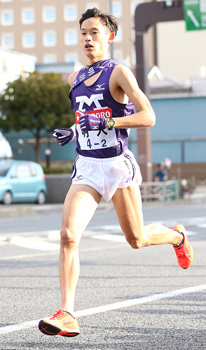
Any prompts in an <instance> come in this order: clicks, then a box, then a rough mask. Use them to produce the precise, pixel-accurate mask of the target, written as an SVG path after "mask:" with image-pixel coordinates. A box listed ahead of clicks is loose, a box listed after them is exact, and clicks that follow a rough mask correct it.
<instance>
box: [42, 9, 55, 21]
mask: <svg viewBox="0 0 206 350" xmlns="http://www.w3.org/2000/svg"><path fill="white" fill-rule="evenodd" d="M42 20H43V22H44V23H52V22H55V20H56V13H55V8H54V7H51V6H50V7H44V8H43V13H42Z"/></svg>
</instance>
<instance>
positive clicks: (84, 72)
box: [69, 60, 113, 98]
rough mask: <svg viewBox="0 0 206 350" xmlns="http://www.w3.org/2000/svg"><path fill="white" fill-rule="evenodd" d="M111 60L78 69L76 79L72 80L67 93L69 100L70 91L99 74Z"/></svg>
mask: <svg viewBox="0 0 206 350" xmlns="http://www.w3.org/2000/svg"><path fill="white" fill-rule="evenodd" d="M111 62H113V61H111V60H104V61H99V62H96V63H95V64H93V65H91V66H89V67H83V68H82V69H80V71H79V73H78V74H77V77H76V79H75V80H74V82H73V84H72V86H71V89H70V92H69V98H70V96H71V93H72V91H73V90H74V89H75V88H76V87H77V86H78V85H80V84H81V83H83V82H84V81H85V80H87V79H88V78H90V77H92V76H93V75H95V74H97V73H99V72H100V71H101V70H103V69H105V68H106V67H108V66H110V64H111Z"/></svg>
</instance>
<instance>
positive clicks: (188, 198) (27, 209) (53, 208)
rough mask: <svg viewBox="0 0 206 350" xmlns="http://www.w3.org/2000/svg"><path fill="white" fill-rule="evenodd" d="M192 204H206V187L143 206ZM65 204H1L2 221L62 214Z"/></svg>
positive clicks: (108, 204) (104, 206) (103, 206)
mask: <svg viewBox="0 0 206 350" xmlns="http://www.w3.org/2000/svg"><path fill="white" fill-rule="evenodd" d="M180 201H181V202H184V203H187V202H190V203H198V204H200V203H204V204H205V203H206V186H197V187H196V189H195V190H194V192H193V193H192V194H190V193H185V194H184V197H183V198H180V199H178V200H174V201H170V202H163V201H161V202H158V201H155V202H154V201H151V202H150V201H147V202H143V206H147V207H148V206H150V205H151V206H154V205H155V206H161V205H166V204H168V205H176V204H177V202H180ZM111 207H113V204H112V201H110V202H105V201H104V200H102V201H101V203H100V204H99V206H98V209H97V210H104V209H110V208H111ZM62 209H63V203H51V204H43V205H38V204H33V203H29V204H28V203H23V204H22V203H16V204H15V203H14V204H11V205H4V204H0V219H8V218H9V217H15V216H16V217H19V216H24V215H31V216H32V215H38V214H41V215H43V214H44V212H47V211H50V212H55V213H57V212H60V213H61V212H62Z"/></svg>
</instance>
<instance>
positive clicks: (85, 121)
mask: <svg viewBox="0 0 206 350" xmlns="http://www.w3.org/2000/svg"><path fill="white" fill-rule="evenodd" d="M81 114H82V115H81V117H80V118H79V125H80V128H81V130H82V131H83V132H85V131H91V130H104V129H106V125H105V118H101V117H97V116H96V115H94V114H86V113H84V114H83V113H81Z"/></svg>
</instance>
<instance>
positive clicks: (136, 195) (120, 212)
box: [112, 180, 143, 241]
mask: <svg viewBox="0 0 206 350" xmlns="http://www.w3.org/2000/svg"><path fill="white" fill-rule="evenodd" d="M112 200H113V204H114V207H115V210H116V213H117V217H118V220H119V223H120V226H121V228H122V231H123V232H124V234H125V237H126V239H127V241H130V240H132V239H134V238H137V239H138V238H139V239H141V238H142V235H143V215H142V200H141V193H140V189H139V185H138V183H137V181H136V180H134V181H133V182H132V184H131V185H130V186H129V187H127V188H118V189H117V191H116V192H115V194H114V196H113V198H112Z"/></svg>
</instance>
